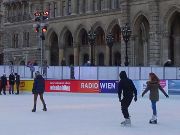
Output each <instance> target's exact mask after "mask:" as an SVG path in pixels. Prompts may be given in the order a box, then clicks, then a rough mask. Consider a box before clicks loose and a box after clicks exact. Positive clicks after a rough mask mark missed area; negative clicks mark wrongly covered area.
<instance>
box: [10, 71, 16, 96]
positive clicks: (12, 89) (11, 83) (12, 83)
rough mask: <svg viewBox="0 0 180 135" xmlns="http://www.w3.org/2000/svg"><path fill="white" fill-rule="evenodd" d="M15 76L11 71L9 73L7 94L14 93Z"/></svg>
mask: <svg viewBox="0 0 180 135" xmlns="http://www.w3.org/2000/svg"><path fill="white" fill-rule="evenodd" d="M14 84H15V76H14V74H13V73H11V74H10V75H9V94H11V92H12V94H14Z"/></svg>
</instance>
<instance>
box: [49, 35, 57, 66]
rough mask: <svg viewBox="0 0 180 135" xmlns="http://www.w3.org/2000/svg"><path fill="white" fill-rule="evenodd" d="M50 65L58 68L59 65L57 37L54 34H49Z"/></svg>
mask: <svg viewBox="0 0 180 135" xmlns="http://www.w3.org/2000/svg"><path fill="white" fill-rule="evenodd" d="M50 43H51V46H50V65H51V66H58V65H59V46H58V36H57V34H56V33H55V32H53V33H52V34H51V37H50Z"/></svg>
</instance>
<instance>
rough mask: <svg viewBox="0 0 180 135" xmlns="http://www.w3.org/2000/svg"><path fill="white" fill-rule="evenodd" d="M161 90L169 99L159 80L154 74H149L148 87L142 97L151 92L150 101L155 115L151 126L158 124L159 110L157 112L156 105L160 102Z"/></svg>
mask: <svg viewBox="0 0 180 135" xmlns="http://www.w3.org/2000/svg"><path fill="white" fill-rule="evenodd" d="M158 89H159V90H161V92H162V93H163V94H164V95H165V96H166V97H167V98H168V97H169V96H168V95H167V93H166V92H165V91H164V89H163V88H162V87H161V85H160V81H159V78H158V77H157V76H156V75H155V74H154V73H149V81H148V82H147V87H146V89H145V90H144V92H143V93H142V97H143V96H144V94H146V93H147V92H148V91H150V95H149V99H150V100H151V104H152V110H153V115H152V118H151V119H150V121H149V123H150V124H157V110H156V103H157V101H159V91H158Z"/></svg>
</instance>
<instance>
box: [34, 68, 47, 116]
mask: <svg viewBox="0 0 180 135" xmlns="http://www.w3.org/2000/svg"><path fill="white" fill-rule="evenodd" d="M35 76H36V77H35V79H34V83H33V89H32V93H33V94H34V107H33V109H32V112H35V111H36V104H37V97H38V95H39V96H40V99H41V101H42V103H43V111H47V108H46V104H45V101H44V98H43V93H44V91H45V80H44V78H43V77H42V75H40V73H39V71H37V72H36V73H35Z"/></svg>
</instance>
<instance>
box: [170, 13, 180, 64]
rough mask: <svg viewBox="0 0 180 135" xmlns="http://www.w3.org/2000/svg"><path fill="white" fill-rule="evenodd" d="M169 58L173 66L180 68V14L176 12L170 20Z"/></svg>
mask: <svg viewBox="0 0 180 135" xmlns="http://www.w3.org/2000/svg"><path fill="white" fill-rule="evenodd" d="M169 34H170V35H169V46H168V50H169V52H168V56H169V58H170V59H171V60H172V63H173V65H175V66H180V61H179V59H180V53H179V52H180V12H174V13H173V14H172V16H171V18H170V20H169Z"/></svg>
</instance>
